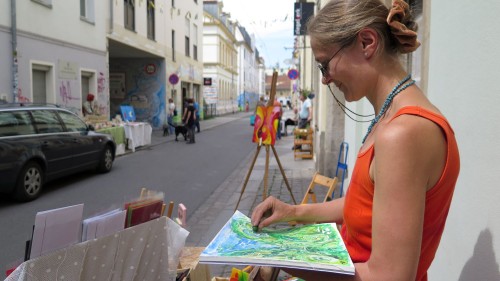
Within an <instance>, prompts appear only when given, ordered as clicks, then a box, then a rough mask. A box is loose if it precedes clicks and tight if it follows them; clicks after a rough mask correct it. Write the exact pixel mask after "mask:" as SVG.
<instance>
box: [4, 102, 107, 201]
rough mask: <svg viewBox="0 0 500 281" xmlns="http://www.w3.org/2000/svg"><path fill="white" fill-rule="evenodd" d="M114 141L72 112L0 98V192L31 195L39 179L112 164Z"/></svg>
mask: <svg viewBox="0 0 500 281" xmlns="http://www.w3.org/2000/svg"><path fill="white" fill-rule="evenodd" d="M115 150H116V144H115V142H114V141H113V138H112V137H111V136H109V135H106V134H99V133H96V132H94V131H93V128H92V126H88V125H87V124H85V122H84V121H83V120H82V119H80V117H78V116H77V115H76V114H74V113H73V112H71V111H69V110H67V109H64V108H60V107H57V106H49V105H34V104H33V105H29V104H16V105H14V104H0V179H1V180H0V192H2V193H7V194H10V195H12V196H13V197H14V198H15V199H17V200H19V201H31V200H34V199H36V198H37V197H38V196H39V195H40V192H41V191H42V188H43V186H44V184H45V183H47V182H49V181H51V180H54V179H56V178H60V177H63V176H67V175H70V174H74V173H77V172H81V171H84V170H90V169H95V170H96V171H98V172H101V173H107V172H109V171H110V170H111V168H112V167H113V161H114V159H115Z"/></svg>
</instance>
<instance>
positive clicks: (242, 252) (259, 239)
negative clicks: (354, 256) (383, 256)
mask: <svg viewBox="0 0 500 281" xmlns="http://www.w3.org/2000/svg"><path fill="white" fill-rule="evenodd" d="M200 262H202V263H225V264H238V265H266V266H279V267H289V268H300V269H314V270H320V271H328V272H337V273H343V274H350V275H353V274H354V265H353V263H352V261H351V258H350V257H349V253H348V252H347V250H346V248H345V245H344V242H343V240H342V238H341V236H340V233H339V232H338V230H337V226H336V224H334V223H322V224H309V225H304V226H300V227H292V228H284V229H263V230H262V231H260V232H254V231H253V230H252V225H251V222H250V219H249V218H248V217H247V216H245V215H243V214H242V213H241V212H239V211H236V212H235V214H234V215H233V216H232V217H231V218H230V219H229V221H228V222H227V223H226V224H225V225H224V227H223V228H222V229H221V230H220V231H219V233H218V234H217V235H216V236H215V238H214V239H213V240H212V242H210V244H209V245H208V246H207V247H206V248H205V250H204V251H203V253H202V254H201V256H200Z"/></svg>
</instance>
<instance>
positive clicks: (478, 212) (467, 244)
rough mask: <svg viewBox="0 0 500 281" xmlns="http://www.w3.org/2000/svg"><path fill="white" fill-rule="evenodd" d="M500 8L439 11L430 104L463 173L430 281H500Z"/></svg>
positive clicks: (445, 5)
mask: <svg viewBox="0 0 500 281" xmlns="http://www.w3.org/2000/svg"><path fill="white" fill-rule="evenodd" d="M499 12H500V1H498V0H484V1H464V0H462V1H451V0H441V1H432V3H431V16H432V18H431V21H430V22H431V26H430V50H429V55H430V58H429V84H428V96H429V98H430V99H431V100H432V101H433V102H434V103H435V104H436V105H437V106H438V107H439V108H440V109H441V110H442V112H443V113H444V114H445V115H446V116H447V118H448V120H449V121H450V122H451V124H452V126H453V128H454V130H455V134H456V136H457V140H458V145H459V148H460V154H461V171H460V176H459V179H458V184H457V186H456V190H455V196H454V198H453V202H452V205H451V209H450V213H449V217H448V222H447V225H446V228H445V231H444V234H443V238H442V241H441V245H440V248H439V250H438V252H437V256H436V259H435V261H434V263H433V264H432V266H431V269H430V272H429V279H430V280H435V281H439V280H443V281H445V280H446V281H448V280H460V281H465V280H500V273H499V263H500V204H499V201H500V185H499V180H498V175H499V174H500V161H499V159H500V148H499V144H500V110H499V109H498V106H499V104H500V86H499V83H498V81H499V79H500V68H499V66H500V48H499V47H498V46H500V37H499V36H498V35H499V31H498V26H499V24H500V17H499V15H498V13H499Z"/></svg>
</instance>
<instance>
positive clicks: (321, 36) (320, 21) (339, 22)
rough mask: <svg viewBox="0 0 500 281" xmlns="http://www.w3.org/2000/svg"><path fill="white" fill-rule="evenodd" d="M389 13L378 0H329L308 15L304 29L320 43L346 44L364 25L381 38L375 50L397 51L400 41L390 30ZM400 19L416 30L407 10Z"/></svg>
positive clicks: (391, 52) (349, 42)
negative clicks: (308, 18) (316, 11)
mask: <svg viewBox="0 0 500 281" xmlns="http://www.w3.org/2000/svg"><path fill="white" fill-rule="evenodd" d="M388 14H389V9H388V8H387V7H386V6H385V5H384V4H383V3H382V2H380V0H331V1H330V2H328V3H327V4H326V5H325V6H324V7H323V8H321V10H319V12H318V13H317V14H316V15H315V16H314V17H311V19H310V20H309V22H308V24H307V33H308V35H309V36H311V39H312V38H314V40H316V41H317V42H318V43H319V44H321V45H324V46H331V45H334V44H339V45H340V46H342V47H346V46H349V45H351V44H353V43H354V41H355V40H356V36H357V35H358V33H359V32H360V31H361V30H362V29H363V28H366V27H370V28H372V29H373V30H375V31H376V32H377V33H378V35H379V37H380V38H381V40H380V45H379V49H378V50H377V52H386V53H388V54H397V53H398V52H399V51H400V49H401V48H400V46H399V44H400V43H399V42H398V40H396V39H395V37H394V36H393V34H392V33H391V29H390V27H389V25H388V23H387V16H388ZM401 23H402V24H404V25H405V26H406V27H407V28H408V29H411V30H413V31H416V30H417V24H416V23H415V22H414V21H413V17H412V16H411V13H410V12H409V11H408V12H407V13H406V16H405V17H404V18H403V19H401Z"/></svg>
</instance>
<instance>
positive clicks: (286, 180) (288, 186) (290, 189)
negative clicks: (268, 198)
mask: <svg viewBox="0 0 500 281" xmlns="http://www.w3.org/2000/svg"><path fill="white" fill-rule="evenodd" d="M271 148H272V149H273V153H274V157H275V158H276V162H278V166H279V167H280V171H281V175H282V176H283V179H284V180H285V184H286V187H287V188H288V191H289V192H290V196H292V200H293V204H295V205H297V201H295V197H293V193H292V188H290V184H289V183H288V179H287V178H286V175H285V170H283V167H282V166H281V161H280V158H279V157H278V153H277V152H276V148H274V145H272V146H271Z"/></svg>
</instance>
